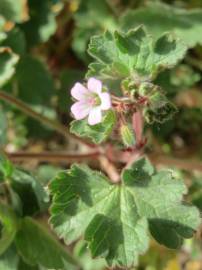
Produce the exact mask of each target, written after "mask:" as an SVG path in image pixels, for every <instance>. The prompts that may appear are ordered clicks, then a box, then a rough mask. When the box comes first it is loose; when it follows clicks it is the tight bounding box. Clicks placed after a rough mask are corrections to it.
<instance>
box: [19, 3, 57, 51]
mask: <svg viewBox="0 0 202 270" xmlns="http://www.w3.org/2000/svg"><path fill="white" fill-rule="evenodd" d="M51 8H52V5H51V2H50V1H49V0H43V1H41V0H29V13H30V19H29V21H27V22H26V23H24V24H22V25H21V26H20V27H21V29H22V30H23V31H24V33H25V36H26V40H27V44H28V46H29V47H32V46H35V45H36V44H37V43H41V42H46V41H48V39H49V38H50V37H51V36H52V35H53V34H54V33H55V31H56V27H57V25H56V20H55V16H56V14H54V12H53V10H52V9H51Z"/></svg>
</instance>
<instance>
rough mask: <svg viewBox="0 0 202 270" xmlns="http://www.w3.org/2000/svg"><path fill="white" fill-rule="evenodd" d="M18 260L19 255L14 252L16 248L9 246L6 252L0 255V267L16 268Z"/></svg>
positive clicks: (12, 269)
mask: <svg viewBox="0 0 202 270" xmlns="http://www.w3.org/2000/svg"><path fill="white" fill-rule="evenodd" d="M18 262H19V256H18V254H17V252H16V249H15V247H14V246H11V247H10V248H9V249H7V250H6V252H5V253H4V254H3V255H1V256H0V269H2V270H17V269H18V267H17V266H18ZM19 270H21V269H19ZM26 270H28V269H26Z"/></svg>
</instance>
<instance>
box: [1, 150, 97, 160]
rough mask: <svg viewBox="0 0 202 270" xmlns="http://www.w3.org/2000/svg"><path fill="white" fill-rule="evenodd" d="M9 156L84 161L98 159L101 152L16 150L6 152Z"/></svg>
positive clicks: (14, 158) (14, 157) (26, 158)
mask: <svg viewBox="0 0 202 270" xmlns="http://www.w3.org/2000/svg"><path fill="white" fill-rule="evenodd" d="M5 154H6V155H7V156H8V158H9V159H10V160H12V161H14V162H19V161H25V160H28V159H29V160H34V159H36V160H37V161H44V162H45V161H47V162H61V161H68V162H71V161H75V160H77V161H82V160H87V159H97V158H98V156H100V152H89V153H86V154H75V153H61V152H41V153H32V152H26V151H20V152H14V153H9V152H6V153H5Z"/></svg>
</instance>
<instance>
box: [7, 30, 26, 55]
mask: <svg viewBox="0 0 202 270" xmlns="http://www.w3.org/2000/svg"><path fill="white" fill-rule="evenodd" d="M2 46H7V47H9V48H11V49H12V51H13V52H15V53H17V54H18V55H23V54H24V53H25V51H26V40H25V36H24V33H23V32H22V31H21V30H20V28H18V27H14V28H13V29H12V30H11V31H9V32H8V33H7V37H6V39H5V40H4V42H3V43H2Z"/></svg>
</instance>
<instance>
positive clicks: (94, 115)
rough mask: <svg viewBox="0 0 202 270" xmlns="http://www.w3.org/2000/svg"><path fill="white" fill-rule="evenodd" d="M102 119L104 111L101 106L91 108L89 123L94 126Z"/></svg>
mask: <svg viewBox="0 0 202 270" xmlns="http://www.w3.org/2000/svg"><path fill="white" fill-rule="evenodd" d="M101 121H102V112H101V107H100V106H98V107H94V108H92V109H91V110H90V113H89V116H88V124H89V125H91V126H93V125H96V124H98V123H100V122H101Z"/></svg>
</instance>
